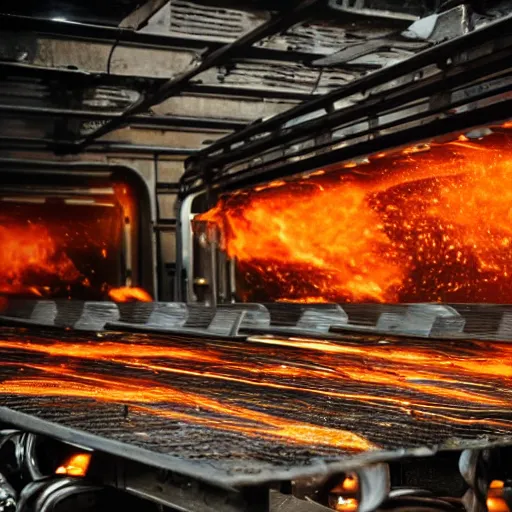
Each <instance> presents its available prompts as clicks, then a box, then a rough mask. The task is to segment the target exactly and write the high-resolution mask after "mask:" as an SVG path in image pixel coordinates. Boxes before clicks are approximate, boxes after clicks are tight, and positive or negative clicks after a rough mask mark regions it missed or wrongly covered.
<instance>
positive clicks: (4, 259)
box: [0, 223, 81, 296]
mask: <svg viewBox="0 0 512 512" xmlns="http://www.w3.org/2000/svg"><path fill="white" fill-rule="evenodd" d="M0 245H1V247H2V252H1V257H0V293H13V292H14V293H23V292H25V293H33V294H35V295H39V296H41V295H42V293H41V291H40V289H39V288H36V287H35V286H30V285H27V282H30V281H32V282H34V281H36V282H37V281H38V280H39V283H38V284H44V283H45V281H46V282H51V280H52V279H55V278H57V279H58V280H60V281H67V282H73V281H76V280H78V279H79V278H80V277H81V274H80V272H78V270H77V269H76V267H75V265H74V263H73V262H72V261H71V259H70V258H69V257H68V256H67V255H66V254H65V253H64V252H63V251H62V249H60V248H59V247H58V244H57V242H56V241H55V239H54V238H52V237H51V236H50V233H49V232H48V230H47V229H46V228H45V227H44V226H42V225H35V224H32V223H27V224H25V225H8V226H6V225H3V226H0ZM41 282H42V283H41Z"/></svg>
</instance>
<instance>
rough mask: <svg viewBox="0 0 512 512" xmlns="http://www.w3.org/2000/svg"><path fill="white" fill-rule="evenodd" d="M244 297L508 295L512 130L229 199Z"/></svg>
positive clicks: (221, 215)
mask: <svg viewBox="0 0 512 512" xmlns="http://www.w3.org/2000/svg"><path fill="white" fill-rule="evenodd" d="M196 220H199V221H206V222H212V223H215V224H217V225H218V226H219V227H220V230H221V232H222V245H223V249H224V250H225V251H226V252H227V254H228V255H229V257H231V258H234V259H236V263H237V274H238V277H237V280H238V282H237V289H238V293H239V295H240V299H242V300H245V301H260V302H262V301H288V302H326V301H337V302H365V301H368V302H369V301H372V302H390V303H393V302H437V301H439V302H452V303H457V302H490V303H512V286H510V285H511V275H512V222H511V221H512V133H511V131H510V130H507V129H506V128H504V127H501V128H499V129H496V131H495V133H493V134H492V135H489V136H487V137H485V138H483V139H481V140H475V141H469V140H468V139H467V138H466V137H464V136H461V137H459V138H458V139H457V140H454V141H451V142H447V143H442V144H441V143H435V144H434V143H433V144H431V145H429V146H427V145H424V146H418V147H416V148H409V149H406V150H404V151H402V152H400V153H393V154H388V155H385V154H379V155H375V156H373V157H370V158H369V159H368V160H367V161H366V162H365V163H364V164H359V165H355V164H354V163H348V164H347V163H345V164H340V165H337V166H334V167H332V168H330V169H326V170H320V171H317V172H314V173H312V174H310V175H309V176H308V177H303V178H301V179H298V180H294V181H288V182H284V181H283V182H276V183H271V184H270V185H267V186H261V187H257V188H253V189H250V190H244V191H240V192H237V193H233V194H231V195H225V196H223V197H222V198H221V199H220V201H219V203H218V204H217V205H216V206H215V207H214V208H213V209H211V210H210V211H208V212H206V213H205V214H202V215H200V216H198V217H196Z"/></svg>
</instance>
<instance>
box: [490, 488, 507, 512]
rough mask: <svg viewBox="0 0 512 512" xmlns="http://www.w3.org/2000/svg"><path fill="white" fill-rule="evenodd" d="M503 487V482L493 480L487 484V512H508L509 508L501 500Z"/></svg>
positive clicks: (503, 500) (502, 499) (504, 501)
mask: <svg viewBox="0 0 512 512" xmlns="http://www.w3.org/2000/svg"><path fill="white" fill-rule="evenodd" d="M504 487H505V482H503V481H502V480H493V481H492V482H491V483H490V484H489V491H488V493H487V500H486V504H487V510H488V511H489V512H510V507H509V506H508V504H507V502H506V500H505V499H504V498H503V489H504Z"/></svg>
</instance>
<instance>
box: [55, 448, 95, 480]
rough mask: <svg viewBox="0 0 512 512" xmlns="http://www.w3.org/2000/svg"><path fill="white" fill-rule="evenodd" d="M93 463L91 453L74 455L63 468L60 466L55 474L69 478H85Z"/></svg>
mask: <svg viewBox="0 0 512 512" xmlns="http://www.w3.org/2000/svg"><path fill="white" fill-rule="evenodd" d="M90 462H91V454H90V453H79V454H77V455H72V456H71V457H70V458H69V459H68V460H67V461H66V462H64V464H63V465H62V466H59V467H58V468H57V469H56V471H55V474H56V475H67V476H85V475H87V470H88V469H89V464H90Z"/></svg>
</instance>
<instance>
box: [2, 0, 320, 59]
mask: <svg viewBox="0 0 512 512" xmlns="http://www.w3.org/2000/svg"><path fill="white" fill-rule="evenodd" d="M310 1H311V0H310ZM285 28H288V27H285ZM283 30H284V28H283ZM0 32H6V33H15V34H16V35H17V36H18V37H19V36H20V34H22V33H30V34H48V35H52V36H55V37H58V38H61V39H68V40H81V41H88V42H98V43H99V42H110V43H116V44H117V45H120V46H123V45H127V46H131V47H140V48H143V47H147V48H160V49H169V50H170V49H173V48H174V49H181V50H184V51H191V52H200V53H201V52H204V51H205V50H206V49H208V50H209V51H210V52H212V51H215V50H220V49H221V48H224V47H225V46H226V44H225V42H224V41H221V40H216V39H215V38H212V37H208V39H207V40H205V39H201V38H199V37H193V36H191V37H189V36H187V37H179V36H175V35H171V34H157V33H149V32H140V31H135V30H132V29H128V28H124V27H109V26H105V25H93V24H89V23H77V22H71V21H54V20H51V19H46V18H32V17H28V16H16V15H11V14H0ZM244 56H245V57H247V58H253V59H261V60H274V61H283V60H284V61H313V60H315V59H318V58H319V57H321V56H322V55H321V54H318V53H310V52H304V51H299V52H297V51H288V50H279V49H273V48H262V47H252V48H247V49H246V52H245V55H244Z"/></svg>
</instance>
